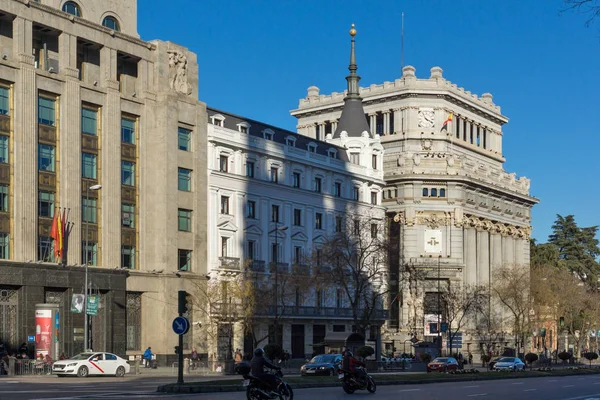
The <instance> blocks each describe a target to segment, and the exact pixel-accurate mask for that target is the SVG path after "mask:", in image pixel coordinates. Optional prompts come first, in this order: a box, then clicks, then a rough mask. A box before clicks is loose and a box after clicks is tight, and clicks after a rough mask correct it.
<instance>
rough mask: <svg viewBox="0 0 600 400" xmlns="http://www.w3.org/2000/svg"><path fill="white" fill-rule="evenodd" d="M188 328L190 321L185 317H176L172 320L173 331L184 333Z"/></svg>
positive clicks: (179, 333)
mask: <svg viewBox="0 0 600 400" xmlns="http://www.w3.org/2000/svg"><path fill="white" fill-rule="evenodd" d="M189 330H190V321H188V319H187V318H185V317H177V318H175V319H174V320H173V332H175V333H176V334H178V335H185V334H186V333H187V331H189Z"/></svg>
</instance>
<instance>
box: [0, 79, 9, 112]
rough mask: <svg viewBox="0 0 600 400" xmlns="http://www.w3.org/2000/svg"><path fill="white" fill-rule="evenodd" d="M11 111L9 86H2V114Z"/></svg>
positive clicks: (0, 100)
mask: <svg viewBox="0 0 600 400" xmlns="http://www.w3.org/2000/svg"><path fill="white" fill-rule="evenodd" d="M9 113H10V95H9V91H8V88H7V87H4V86H0V114H1V115H8V114H9Z"/></svg>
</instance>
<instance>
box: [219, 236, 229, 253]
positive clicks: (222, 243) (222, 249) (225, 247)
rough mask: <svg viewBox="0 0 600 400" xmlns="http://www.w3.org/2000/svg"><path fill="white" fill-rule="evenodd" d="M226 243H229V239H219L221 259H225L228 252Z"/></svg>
mask: <svg viewBox="0 0 600 400" xmlns="http://www.w3.org/2000/svg"><path fill="white" fill-rule="evenodd" d="M228 241H229V238H226V237H221V257H227V254H229V252H228V251H227V242H228Z"/></svg>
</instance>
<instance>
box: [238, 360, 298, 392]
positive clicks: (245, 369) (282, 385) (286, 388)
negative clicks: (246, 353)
mask: <svg viewBox="0 0 600 400" xmlns="http://www.w3.org/2000/svg"><path fill="white" fill-rule="evenodd" d="M243 364H245V365H243ZM236 372H237V373H238V374H240V375H243V378H244V380H243V381H242V384H243V385H244V387H245V388H246V398H247V399H248V400H267V399H279V400H293V398H294V392H293V391H292V388H291V387H290V385H289V384H287V383H286V382H284V381H283V379H282V378H283V373H282V372H281V370H277V371H276V372H275V373H274V374H273V375H275V378H276V380H277V387H276V388H275V390H271V389H270V388H267V385H266V384H265V382H263V381H261V380H260V379H258V378H257V377H255V376H254V375H252V374H251V373H250V364H248V363H240V364H238V365H237V366H236Z"/></svg>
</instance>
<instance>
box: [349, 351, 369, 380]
mask: <svg viewBox="0 0 600 400" xmlns="http://www.w3.org/2000/svg"><path fill="white" fill-rule="evenodd" d="M358 366H361V367H365V363H363V362H360V361H358V360H357V359H356V358H354V355H353V354H352V352H351V351H350V350H346V352H345V353H344V369H345V370H347V371H349V372H350V373H351V374H352V375H353V376H354V377H355V378H356V381H357V382H358V384H359V385H362V384H364V382H365V378H366V376H367V374H366V372H365V370H364V369H360V368H359V369H356V367H358Z"/></svg>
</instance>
